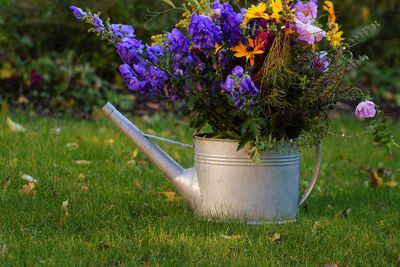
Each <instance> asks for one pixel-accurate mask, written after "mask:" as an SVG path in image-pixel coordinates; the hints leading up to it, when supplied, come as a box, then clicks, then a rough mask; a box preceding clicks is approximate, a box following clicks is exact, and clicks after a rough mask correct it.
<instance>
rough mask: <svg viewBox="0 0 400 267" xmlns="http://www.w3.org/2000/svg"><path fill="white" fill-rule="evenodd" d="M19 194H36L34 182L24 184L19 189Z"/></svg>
mask: <svg viewBox="0 0 400 267" xmlns="http://www.w3.org/2000/svg"><path fill="white" fill-rule="evenodd" d="M19 192H20V194H23V195H32V196H35V195H36V190H35V183H34V182H29V183H27V184H25V185H24V186H23V187H22V189H21V190H19Z"/></svg>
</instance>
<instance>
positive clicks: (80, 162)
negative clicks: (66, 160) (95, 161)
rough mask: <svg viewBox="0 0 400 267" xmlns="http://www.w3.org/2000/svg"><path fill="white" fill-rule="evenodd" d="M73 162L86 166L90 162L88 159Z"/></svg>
mask: <svg viewBox="0 0 400 267" xmlns="http://www.w3.org/2000/svg"><path fill="white" fill-rule="evenodd" d="M75 163H76V164H78V165H82V166H86V165H90V164H91V163H92V162H91V161H88V160H75Z"/></svg>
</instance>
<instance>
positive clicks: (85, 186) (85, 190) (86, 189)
mask: <svg viewBox="0 0 400 267" xmlns="http://www.w3.org/2000/svg"><path fill="white" fill-rule="evenodd" d="M81 189H82V191H83V192H85V193H89V186H87V185H86V184H81Z"/></svg>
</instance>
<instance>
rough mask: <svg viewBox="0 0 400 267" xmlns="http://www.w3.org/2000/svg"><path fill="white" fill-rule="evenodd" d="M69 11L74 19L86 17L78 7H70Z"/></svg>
mask: <svg viewBox="0 0 400 267" xmlns="http://www.w3.org/2000/svg"><path fill="white" fill-rule="evenodd" d="M69 9H70V10H72V13H73V14H74V16H75V18H77V19H79V20H82V19H83V18H84V17H86V16H87V13H86V12H83V10H82V9H80V8H79V7H76V6H70V7H69Z"/></svg>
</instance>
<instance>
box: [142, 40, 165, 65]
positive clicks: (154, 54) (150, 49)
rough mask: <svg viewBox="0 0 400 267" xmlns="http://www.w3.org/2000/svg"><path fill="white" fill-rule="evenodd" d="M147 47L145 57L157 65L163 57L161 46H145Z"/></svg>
mask: <svg viewBox="0 0 400 267" xmlns="http://www.w3.org/2000/svg"><path fill="white" fill-rule="evenodd" d="M146 46H147V54H146V57H147V59H148V60H149V61H150V62H152V63H154V64H157V63H158V61H160V58H161V57H164V48H163V47H162V46H161V45H152V46H149V45H146Z"/></svg>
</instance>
